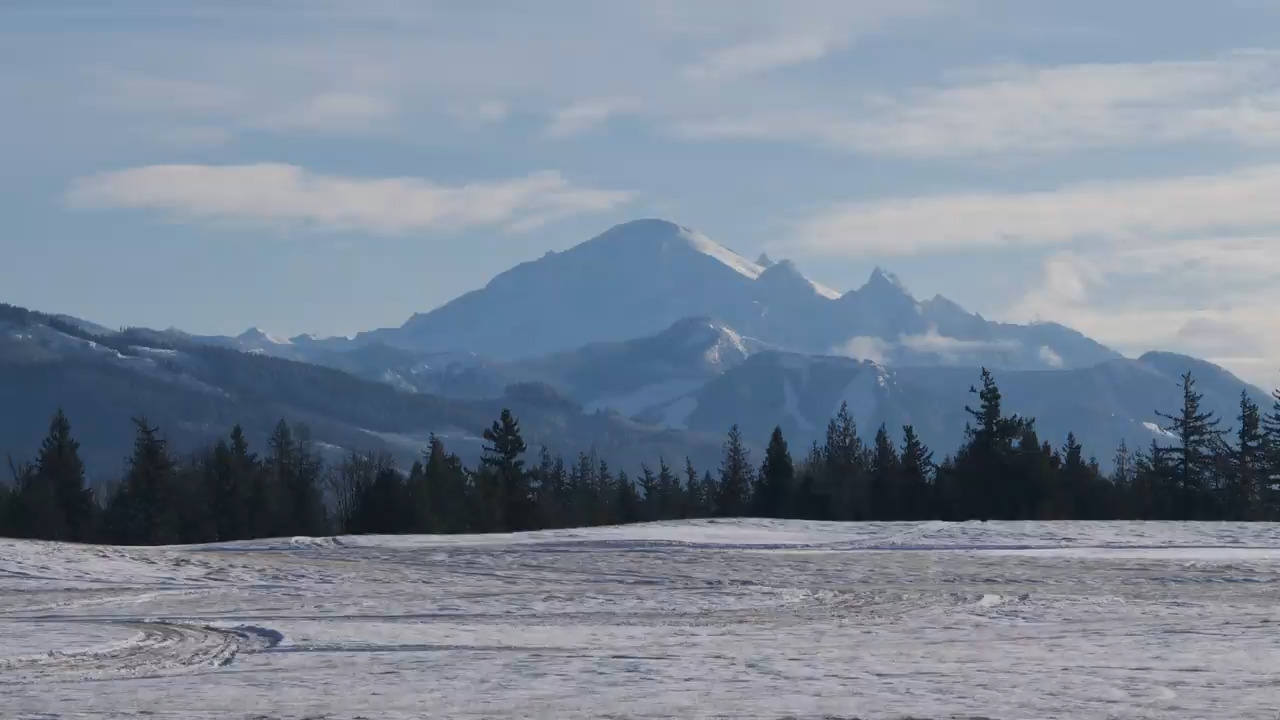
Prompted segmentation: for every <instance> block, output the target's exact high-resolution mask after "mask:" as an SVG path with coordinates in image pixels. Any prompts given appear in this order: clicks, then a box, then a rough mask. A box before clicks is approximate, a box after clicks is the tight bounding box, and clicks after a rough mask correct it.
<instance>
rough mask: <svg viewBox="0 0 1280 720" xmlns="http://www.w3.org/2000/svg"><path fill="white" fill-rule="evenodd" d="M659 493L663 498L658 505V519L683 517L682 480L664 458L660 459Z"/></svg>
mask: <svg viewBox="0 0 1280 720" xmlns="http://www.w3.org/2000/svg"><path fill="white" fill-rule="evenodd" d="M658 493H659V497H660V498H661V501H660V502H659V504H658V517H660V518H662V519H664V520H670V519H675V518H679V517H682V513H683V508H684V505H685V499H684V494H683V493H682V492H681V491H680V479H679V478H677V477H676V475H675V473H674V472H672V471H671V466H670V465H668V464H667V461H666V460H664V459H662V458H659V459H658Z"/></svg>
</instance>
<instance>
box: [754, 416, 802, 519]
mask: <svg viewBox="0 0 1280 720" xmlns="http://www.w3.org/2000/svg"><path fill="white" fill-rule="evenodd" d="M795 478H796V468H795V463H794V462H792V459H791V451H790V450H789V449H788V448H787V441H786V439H785V438H784V437H783V436H782V427H781V426H777V427H774V429H773V435H771V436H770V437H769V447H768V448H766V449H765V452H764V464H763V465H761V466H760V476H759V482H758V484H757V490H756V493H755V502H754V504H755V508H756V514H758V515H759V516H760V517H773V518H786V517H791V516H792V512H793V510H792V507H791V500H792V496H793V495H794V494H795V487H794V486H795Z"/></svg>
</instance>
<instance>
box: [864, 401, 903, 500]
mask: <svg viewBox="0 0 1280 720" xmlns="http://www.w3.org/2000/svg"><path fill="white" fill-rule="evenodd" d="M901 467H902V462H901V460H900V459H899V457H898V450H897V448H895V447H894V446H893V441H892V440H890V439H889V430H888V429H887V428H886V427H885V426H884V425H883V424H881V425H880V428H879V429H878V430H876V437H875V441H874V443H873V445H872V450H871V508H872V513H873V517H875V518H876V519H880V520H900V519H902V517H903V508H902V504H903V500H902V492H901V491H902V488H901V486H900V481H901V478H902V469H901Z"/></svg>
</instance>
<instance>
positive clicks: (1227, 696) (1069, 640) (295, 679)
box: [0, 520, 1280, 720]
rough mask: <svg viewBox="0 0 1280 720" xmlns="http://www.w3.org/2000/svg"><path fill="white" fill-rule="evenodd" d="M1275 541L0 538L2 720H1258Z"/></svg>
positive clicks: (1016, 535) (667, 535) (925, 533)
mask: <svg viewBox="0 0 1280 720" xmlns="http://www.w3.org/2000/svg"><path fill="white" fill-rule="evenodd" d="M1278 580H1280V526H1276V525H1243V524H1225V523H1218V524H1195V523H963V524H947V523H903V524H893V523H874V524H824V523H806V522H772V521H749V520H742V521H696V522H686V523H658V524H651V525H641V526H632V527H622V528H596V529H588V530H566V531H555V532H542V533H529V534H521V535H494V536H455V537H436V536H432V537H426V536H404V537H342V538H285V539H280V540H267V541H253V542H243V543H227V544H221V545H209V546H199V547H191V548H176V547H170V548H106V547H95V546H71V545H60V544H53V543H34V542H18V541H0V717H4V718H9V717H32V718H34V717H41V718H123V717H142V716H143V714H142V713H143V712H146V713H147V714H146V717H153V718H154V717H159V718H219V719H220V720H221V719H222V718H250V717H256V718H306V717H311V718H319V717H323V718H333V719H338V718H346V719H354V718H357V717H365V718H419V717H476V718H479V717H545V718H586V717H601V716H611V717H618V718H641V717H643V718H650V717H652V718H657V717H725V718H740V717H752V718H782V717H822V716H836V717H865V718H899V717H921V718H935V717H936V718H943V717H957V716H960V717H968V716H984V717H991V718H1109V717H1125V718H1131V717H1137V718H1146V717H1150V718H1157V717H1180V718H1182V717H1219V716H1221V717H1233V718H1252V717H1259V718H1262V717H1266V718H1274V717H1276V713H1277V711H1278V709H1280V678H1278V677H1277V674H1278V673H1280V632H1277V630H1280V602H1278V601H1280V584H1278Z"/></svg>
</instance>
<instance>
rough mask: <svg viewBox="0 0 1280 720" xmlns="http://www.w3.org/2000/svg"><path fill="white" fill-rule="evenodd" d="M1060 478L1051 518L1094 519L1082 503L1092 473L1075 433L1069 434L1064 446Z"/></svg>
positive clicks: (1087, 490)
mask: <svg viewBox="0 0 1280 720" xmlns="http://www.w3.org/2000/svg"><path fill="white" fill-rule="evenodd" d="M1060 477H1061V480H1060V482H1059V485H1060V487H1059V488H1058V489H1057V491H1056V492H1054V493H1053V495H1054V500H1055V502H1054V503H1053V504H1054V508H1053V515H1052V516H1051V517H1052V518H1054V519H1066V518H1080V519H1084V520H1091V519H1094V518H1093V517H1092V516H1091V515H1090V514H1089V513H1088V511H1087V510H1086V508H1084V507H1082V503H1081V501H1082V500H1083V499H1084V498H1085V496H1086V495H1087V494H1088V492H1089V487H1088V486H1089V480H1090V473H1089V466H1088V464H1087V463H1086V462H1085V458H1084V447H1083V446H1082V445H1081V444H1080V441H1079V440H1077V439H1076V435H1075V433H1073V432H1068V433H1067V441H1066V443H1065V444H1063V446H1062V471H1061V475H1060Z"/></svg>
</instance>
